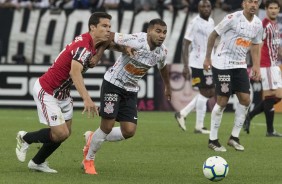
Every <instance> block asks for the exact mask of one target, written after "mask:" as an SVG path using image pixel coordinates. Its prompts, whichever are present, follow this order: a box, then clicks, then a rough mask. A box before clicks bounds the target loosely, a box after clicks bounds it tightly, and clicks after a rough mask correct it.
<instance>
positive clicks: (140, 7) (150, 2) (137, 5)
mask: <svg viewBox="0 0 282 184" xmlns="http://www.w3.org/2000/svg"><path fill="white" fill-rule="evenodd" d="M158 4H159V0H138V1H137V0H135V1H134V10H135V12H136V13H138V12H140V11H150V10H156V9H157V6H158Z"/></svg>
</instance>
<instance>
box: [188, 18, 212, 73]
mask: <svg viewBox="0 0 282 184" xmlns="http://www.w3.org/2000/svg"><path fill="white" fill-rule="evenodd" d="M213 29H214V21H213V19H212V18H209V20H208V21H206V20H204V19H202V18H201V17H200V16H199V15H197V16H196V17H195V18H194V19H193V20H192V21H191V23H189V25H188V27H187V30H186V33H185V36H184V38H185V39H186V40H189V41H191V52H190V54H189V66H190V67H193V68H199V69H203V63H204V60H205V56H206V51H207V43H208V37H209V35H210V34H211V32H212V31H213Z"/></svg>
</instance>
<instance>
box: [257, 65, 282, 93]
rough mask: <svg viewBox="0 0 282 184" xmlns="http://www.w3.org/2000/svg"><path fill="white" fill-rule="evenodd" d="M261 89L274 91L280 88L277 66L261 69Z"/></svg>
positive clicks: (280, 80)
mask: <svg viewBox="0 0 282 184" xmlns="http://www.w3.org/2000/svg"><path fill="white" fill-rule="evenodd" d="M260 72H261V81H262V82H261V83H262V89H263V90H264V91H265V90H275V89H278V88H282V79H281V77H282V76H281V70H280V68H279V66H272V67H261V68H260Z"/></svg>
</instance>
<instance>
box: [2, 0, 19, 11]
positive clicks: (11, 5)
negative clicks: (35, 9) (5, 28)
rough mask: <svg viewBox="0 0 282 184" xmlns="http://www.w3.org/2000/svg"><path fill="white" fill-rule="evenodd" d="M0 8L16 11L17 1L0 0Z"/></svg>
mask: <svg viewBox="0 0 282 184" xmlns="http://www.w3.org/2000/svg"><path fill="white" fill-rule="evenodd" d="M0 7H1V8H16V9H18V8H19V7H20V6H19V3H18V1H17V0H0Z"/></svg>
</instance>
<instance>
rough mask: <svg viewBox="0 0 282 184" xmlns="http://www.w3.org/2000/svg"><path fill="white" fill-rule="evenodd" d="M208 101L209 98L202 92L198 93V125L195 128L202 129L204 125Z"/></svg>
mask: <svg viewBox="0 0 282 184" xmlns="http://www.w3.org/2000/svg"><path fill="white" fill-rule="evenodd" d="M207 101H208V98H206V97H204V96H203V95H201V94H198V99H197V103H196V126H195V128H196V129H198V130H200V129H202V128H203V127H204V119H205V115H206V111H207Z"/></svg>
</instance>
